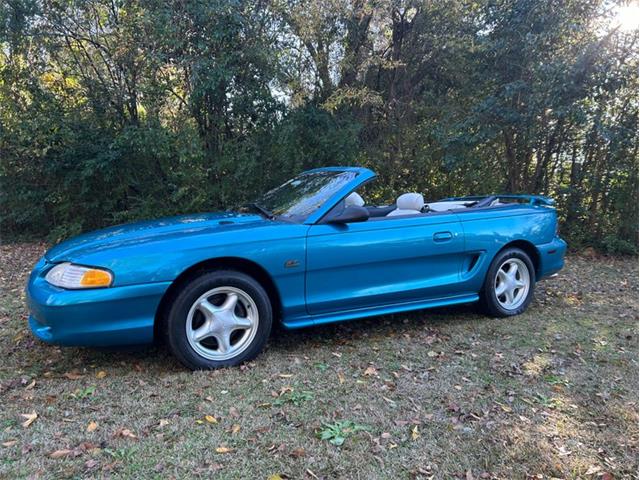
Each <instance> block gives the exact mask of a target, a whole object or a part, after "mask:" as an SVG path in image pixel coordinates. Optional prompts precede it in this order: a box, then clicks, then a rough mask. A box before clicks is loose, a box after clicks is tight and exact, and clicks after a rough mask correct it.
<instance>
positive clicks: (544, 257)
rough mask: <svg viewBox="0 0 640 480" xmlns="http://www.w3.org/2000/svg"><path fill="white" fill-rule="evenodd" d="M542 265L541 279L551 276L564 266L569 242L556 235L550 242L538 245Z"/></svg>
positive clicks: (539, 270)
mask: <svg viewBox="0 0 640 480" xmlns="http://www.w3.org/2000/svg"><path fill="white" fill-rule="evenodd" d="M537 248H538V253H539V254H540V265H539V268H538V278H537V280H540V279H542V278H545V277H549V276H551V275H553V274H554V273H556V272H558V271H559V270H561V269H562V267H564V255H565V253H566V252H567V242H565V241H564V240H563V239H561V238H560V237H555V238H554V239H553V241H551V242H550V243H546V244H544V245H538V246H537Z"/></svg>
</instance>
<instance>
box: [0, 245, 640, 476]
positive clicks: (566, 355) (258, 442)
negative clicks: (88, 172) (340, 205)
mask: <svg viewBox="0 0 640 480" xmlns="http://www.w3.org/2000/svg"><path fill="white" fill-rule="evenodd" d="M43 248H44V247H43V246H41V245H28V244H21V245H5V246H0V281H1V283H0V285H1V288H2V291H1V292H0V356H1V358H2V362H1V363H0V405H1V408H0V478H27V477H30V476H32V477H42V478H87V477H92V478H93V477H98V478H102V477H114V478H131V477H135V478H171V477H175V478H211V477H215V478H257V479H259V478H264V479H267V478H269V476H271V475H275V474H279V475H281V476H282V477H283V478H284V477H287V476H288V477H289V478H301V479H303V478H314V476H315V477H318V478H367V479H369V478H429V477H430V476H434V478H467V477H468V476H469V475H470V476H472V477H473V478H505V479H507V478H525V477H527V476H531V477H535V476H536V475H541V476H542V478H550V477H559V478H600V477H602V475H603V474H604V473H611V474H612V475H613V476H614V478H616V479H618V478H636V477H637V468H638V423H637V422H638V308H637V298H638V297H637V295H638V284H637V278H638V269H637V259H634V258H627V259H607V258H602V259H597V260H591V259H589V260H586V259H582V258H579V257H570V258H569V259H568V262H567V267H566V269H565V270H563V272H562V273H561V274H560V276H558V277H556V278H553V279H550V280H547V281H544V282H541V283H540V284H539V285H538V288H537V293H536V300H535V302H534V303H533V304H532V306H531V307H530V309H529V310H528V312H526V313H525V314H524V315H521V316H519V317H516V318H511V319H491V318H487V317H484V316H482V315H479V314H477V313H476V312H475V310H474V309H473V308H472V307H461V308H456V309H439V310H435V311H426V312H418V313H414V314H405V315H393V316H386V317H379V318H374V319H369V320H364V321H356V322H350V323H344V324H341V325H333V326H326V327H322V328H313V329H307V330H303V331H297V332H278V333H277V334H274V336H273V338H272V339H271V340H270V342H269V347H268V350H267V351H266V352H265V353H264V354H262V355H261V356H260V357H259V358H258V359H256V360H255V361H254V362H252V363H250V364H248V365H245V366H244V367H242V368H234V369H226V370H219V371H215V372H195V373H192V372H189V371H186V370H184V369H183V368H182V367H181V366H180V365H179V364H178V363H177V362H176V361H175V360H174V359H173V358H172V357H171V356H170V355H168V353H167V352H166V351H165V350H164V349H156V348H148V349H144V350H137V351H136V350H127V351H118V350H91V349H79V348H59V347H55V346H48V345H45V344H42V343H40V342H38V341H36V340H34V339H33V338H32V337H31V335H30V333H29V332H28V328H27V325H26V309H25V307H24V295H23V287H24V283H25V281H26V278H27V275H28V273H29V270H30V268H31V266H32V264H33V263H34V262H35V260H36V259H37V257H38V256H39V255H40V254H41V253H42V251H43ZM100 372H105V373H106V375H105V374H102V373H100ZM65 374H66V375H65ZM34 380H35V384H34V383H33V381H34ZM32 412H36V413H37V414H38V418H37V419H36V420H35V421H34V422H33V423H32V424H31V425H30V426H29V427H27V428H24V427H23V426H22V423H23V422H24V421H25V418H24V417H22V416H21V415H22V414H29V413H32ZM207 416H210V417H213V418H215V420H214V421H213V422H210V421H208V420H206V418H209V417H207ZM91 422H95V423H96V424H97V427H96V428H95V429H94V430H93V431H88V430H87V427H88V426H89V424H90V423H91ZM3 444H6V445H7V446H3ZM61 450H64V451H69V453H68V454H66V455H63V456H61V457H59V458H51V456H50V454H51V453H52V452H55V451H61ZM481 476H482V477H481Z"/></svg>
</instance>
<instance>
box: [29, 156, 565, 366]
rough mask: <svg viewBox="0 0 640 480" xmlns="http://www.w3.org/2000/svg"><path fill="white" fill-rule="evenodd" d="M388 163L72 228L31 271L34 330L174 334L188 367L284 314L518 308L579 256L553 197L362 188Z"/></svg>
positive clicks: (325, 316) (235, 355) (104, 342)
mask: <svg viewBox="0 0 640 480" xmlns="http://www.w3.org/2000/svg"><path fill="white" fill-rule="evenodd" d="M374 177H375V175H374V173H373V172H372V171H370V170H368V169H366V168H354V167H330V168H320V169H316V170H310V171H307V172H304V173H302V174H301V175H299V176H297V177H295V178H293V179H292V180H289V181H288V182H286V183H285V184H284V185H282V186H280V187H278V188H276V189H274V190H271V191H269V192H267V193H266V194H264V195H263V196H262V197H261V198H259V199H258V200H256V202H255V203H251V204H248V205H245V206H243V207H242V208H240V209H238V211H235V212H223V213H204V214H198V215H184V216H179V217H174V218H165V219H160V220H155V221H147V222H140V223H133V224H129V225H120V226H115V227H110V228H107V229H104V230H100V231H97V232H92V233H87V234H84V235H80V236H78V237H75V238H72V239H70V240H67V241H65V242H63V243H61V244H59V245H57V246H55V247H53V248H52V249H50V250H49V251H48V252H47V253H46V254H45V255H44V257H43V258H42V259H40V261H39V262H38V263H37V264H36V266H35V268H34V270H33V272H32V273H31V277H30V279H29V283H28V285H27V298H28V303H29V309H30V316H29V324H30V326H31V329H32V331H33V333H34V334H35V335H36V336H37V337H38V338H40V339H42V340H44V341H46V342H51V343H57V344H62V345H87V346H115V345H126V344H143V343H149V342H152V341H153V340H154V339H163V340H164V341H166V343H167V344H168V346H169V348H170V349H171V351H172V352H173V354H174V355H175V356H176V357H177V358H178V359H179V360H180V361H181V362H182V363H183V364H184V365H186V366H187V367H189V368H193V369H201V368H216V367H222V366H229V365H237V364H239V363H241V362H244V361H247V360H249V359H251V358H253V357H255V356H256V355H257V354H258V353H259V352H260V351H261V350H262V348H263V347H264V345H265V343H266V341H267V338H268V336H269V332H270V331H271V327H272V324H273V322H276V321H277V322H280V323H281V324H282V325H283V326H284V327H286V328H299V327H307V326H310V325H318V324H323V323H329V322H338V321H343V320H350V319H354V318H361V317H368V316H372V315H381V314H389V313H395V312H404V311H409V310H417V309H423V308H429V307H440V306H444V305H456V304H462V303H470V302H476V301H479V302H480V304H481V305H482V307H483V308H484V310H485V311H486V312H487V313H488V314H489V315H492V316H495V317H506V316H511V315H517V314H519V313H521V312H523V311H524V310H525V309H526V308H527V306H528V305H529V303H530V302H531V299H532V296H533V290H534V286H535V283H536V281H538V280H540V279H541V278H544V277H546V276H549V275H551V274H553V273H555V272H556V271H558V270H560V269H561V268H562V266H563V262H564V260H563V259H564V253H565V250H566V243H565V242H564V241H563V240H562V239H561V238H560V237H559V236H558V232H557V217H556V211H555V209H554V208H553V201H552V200H550V199H548V198H545V197H538V196H527V195H490V196H483V197H464V198H447V199H443V200H439V201H434V202H425V200H424V199H423V196H422V195H421V194H419V193H410V192H409V193H403V194H402V195H400V196H399V197H398V199H397V201H396V202H395V203H394V204H393V205H388V206H373V205H367V203H366V202H365V200H364V199H363V195H364V196H365V197H366V194H363V195H361V194H360V193H363V188H362V187H363V186H364V185H365V184H366V183H367V182H369V181H370V180H372V179H373V178H374ZM364 190H366V189H364ZM358 192H360V193H358Z"/></svg>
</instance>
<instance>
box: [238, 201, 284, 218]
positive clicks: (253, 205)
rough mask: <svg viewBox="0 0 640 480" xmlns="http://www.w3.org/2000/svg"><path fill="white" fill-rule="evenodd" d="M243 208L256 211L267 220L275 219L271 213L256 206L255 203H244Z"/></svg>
mask: <svg viewBox="0 0 640 480" xmlns="http://www.w3.org/2000/svg"><path fill="white" fill-rule="evenodd" d="M245 206H247V207H250V208H253V209H254V210H257V211H258V212H260V213H261V214H262V215H264V216H265V217H267V218H268V219H269V220H273V219H274V218H276V216H275V215H274V214H273V213H271V212H270V211H269V210H267V209H266V208H264V207H263V206H261V205H258V204H257V203H246V204H245Z"/></svg>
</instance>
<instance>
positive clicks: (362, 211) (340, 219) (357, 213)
mask: <svg viewBox="0 0 640 480" xmlns="http://www.w3.org/2000/svg"><path fill="white" fill-rule="evenodd" d="M367 220H369V210H367V209H366V208H364V207H357V206H355V205H351V206H349V207H346V208H345V209H344V210H343V211H342V212H340V213H339V214H337V215H336V216H334V217H332V218H329V219H328V220H327V223H354V222H366V221H367Z"/></svg>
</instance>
